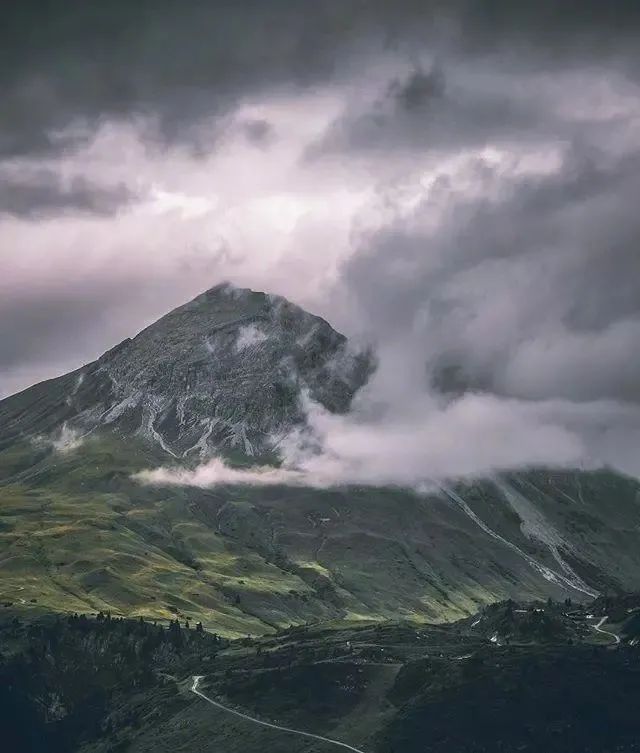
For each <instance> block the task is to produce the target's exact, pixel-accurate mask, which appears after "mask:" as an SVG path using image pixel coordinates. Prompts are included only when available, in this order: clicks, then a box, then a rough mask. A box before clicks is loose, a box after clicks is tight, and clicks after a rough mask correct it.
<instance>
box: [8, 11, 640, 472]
mask: <svg viewBox="0 0 640 753" xmlns="http://www.w3.org/2000/svg"><path fill="white" fill-rule="evenodd" d="M3 14H4V15H3V25H2V28H1V30H0V35H1V37H0V63H1V65H0V88H1V90H2V93H3V102H2V117H1V118H0V396H3V395H5V396H6V395H8V394H11V393H13V392H15V391H17V390H19V389H22V388H24V387H26V386H28V385H30V384H33V383H34V382H37V381H39V380H42V379H45V378H48V377H52V376H55V375H58V374H60V373H63V372H65V371H68V370H70V369H72V368H75V367H77V366H79V365H80V364H82V363H85V362H87V361H89V360H92V359H93V358H95V357H96V356H98V355H99V354H100V353H102V352H103V351H104V350H106V349H107V348H109V347H111V346H112V345H113V344H114V343H116V342H119V341H120V340H122V339H123V338H125V337H127V336H129V335H132V334H134V333H135V332H137V331H138V330H140V329H141V328H142V327H144V326H145V325H147V324H148V323H150V322H151V321H153V320H155V319H156V318H157V317H158V316H160V315H161V314H163V313H165V312H166V311H167V310H168V309H170V308H172V307H174V306H176V305H178V304H180V303H182V302H184V301H185V300H187V299H189V298H190V297H193V296H194V295H196V294H197V293H199V292H201V291H202V290H203V289H205V288H208V287H210V286H212V285H214V284H216V283H218V282H220V281H222V280H232V281H233V282H235V283H236V284H239V285H242V286H251V287H253V288H254V289H261V290H267V291H270V292H275V293H280V294H283V295H285V296H287V297H289V298H290V299H292V300H293V301H295V302H296V303H299V304H301V305H303V306H306V307H307V308H309V309H310V310H312V311H313V312H315V313H319V314H321V315H323V316H325V317H326V318H327V319H329V320H330V321H331V322H332V323H333V324H334V325H335V326H336V327H338V328H339V329H341V330H342V331H344V332H346V333H347V334H349V335H352V336H354V337H362V338H366V339H368V340H373V341H375V342H376V344H377V346H378V348H379V353H380V369H379V372H378V374H377V375H376V378H375V384H374V386H373V388H372V390H371V391H370V392H372V394H370V395H369V404H368V406H365V407H363V406H360V409H361V410H362V411H363V412H364V413H366V412H367V411H369V412H371V411H372V410H373V408H372V405H374V404H375V405H376V406H377V408H376V410H377V413H376V415H377V416H379V415H381V414H384V415H386V416H387V418H388V417H389V416H390V415H392V416H393V420H392V423H393V432H391V434H390V433H389V430H388V429H389V423H386V424H385V433H386V436H387V437H388V436H393V437H395V438H396V439H397V440H398V441H397V442H396V444H395V446H396V447H398V448H402V452H401V454H402V457H403V458H404V459H405V460H406V458H407V455H411V457H410V459H409V460H408V461H406V462H408V463H409V464H410V465H411V469H412V470H411V471H410V473H417V470H415V469H417V468H418V467H419V468H420V469H421V470H420V473H422V469H423V468H424V466H425V462H426V465H427V467H431V466H429V462H431V463H432V465H433V467H434V468H436V467H440V466H441V465H442V464H443V463H444V464H445V465H446V466H447V470H448V469H449V466H450V465H451V464H452V463H453V464H458V465H460V464H462V465H463V466H465V463H467V462H468V463H469V464H470V468H471V470H472V471H473V470H475V469H476V468H477V467H485V466H486V467H490V466H494V465H500V462H498V461H499V459H501V458H504V459H505V464H507V465H512V464H514V463H520V462H527V461H530V462H542V461H544V462H546V461H549V460H550V459H553V458H556V459H557V460H558V461H559V462H589V461H590V460H595V461H596V462H600V461H602V462H607V463H613V464H615V465H617V466H618V467H620V468H623V469H624V470H628V471H630V472H634V473H636V472H640V460H639V458H638V451H637V450H636V448H637V447H639V446H640V417H639V413H640V407H639V402H640V252H639V250H638V247H637V246H638V239H639V238H640V212H639V211H638V196H640V97H639V94H640V89H639V85H640V60H639V57H640V45H639V44H638V42H639V41H640V5H639V4H638V3H637V1H636V0H628V1H627V0H616V2H615V3H603V2H600V0H565V1H564V2H562V3H558V2H552V0H538V2H535V3H533V2H517V0H491V1H489V0H487V2H481V0H449V1H448V2H438V1H435V0H434V2H429V0H420V1H418V0H415V1H413V0H394V1H393V2H392V1H391V0H370V1H367V0H318V2H315V3H303V2H296V1H294V0H290V1H287V0H259V1H258V0H236V1H235V2H231V1H229V2H222V1H221V0H209V2H204V1H203V2H184V1H183V2H177V0H176V1H171V0H154V1H153V2H152V1H151V0H148V1H146V0H141V1H140V2H137V3H129V2H126V3H125V2H124V1H123V0H111V1H110V2H95V3H86V2H80V0H69V1H68V2H65V3H53V2H46V1H45V0H40V1H38V0H23V2H20V3H12V4H11V7H10V9H8V10H5V11H3ZM399 395H402V396H404V399H399V398H398V396H399ZM409 396H410V399H409ZM416 406H420V408H419V409H417V407H416ZM374 412H375V411H374ZM363 420H364V419H363ZM322 421H324V422H325V423H324V424H323V426H324V429H325V431H326V433H327V441H328V443H329V444H330V445H332V443H333V445H336V444H338V445H340V449H339V452H342V453H343V452H345V451H346V452H353V453H355V456H354V457H352V458H349V462H350V463H351V464H352V465H353V466H354V467H355V466H358V467H363V464H364V466H366V460H367V458H368V457H369V455H370V454H371V453H372V452H373V453H374V454H375V450H372V445H374V446H375V436H376V435H375V432H374V433H373V434H372V428H371V426H370V425H368V426H367V425H366V422H365V427H366V431H365V435H366V437H363V436H361V434H362V432H363V431H364V430H363V428H362V424H358V425H357V426H355V427H354V426H350V427H345V426H344V425H341V426H339V427H337V428H336V426H333V425H329V424H330V421H329V423H327V421H326V417H325V418H323V419H322ZM394 432H395V433H394ZM345 437H347V438H348V442H346V448H345V447H343V444H344V438H345ZM372 437H373V439H372ZM462 437H467V438H470V439H469V440H468V441H467V444H469V443H470V444H473V445H474V446H475V447H476V451H475V454H474V457H473V459H471V458H469V457H467V456H465V457H464V458H460V457H458V456H457V455H456V454H455V448H457V447H458V446H459V444H460V442H461V441H462V440H461V438H462ZM402 438H404V440H403V439H402ZM407 438H410V442H409V443H410V444H411V446H412V448H413V449H412V451H411V452H410V453H407V451H406V450H407V447H406V444H407ZM403 441H404V445H403ZM485 445H486V446H485ZM365 446H366V452H365V449H364V447H365ZM487 446H490V447H491V448H494V449H495V452H494V451H493V450H492V451H491V452H489V451H488V450H487V452H488V456H487V457H485V456H484V454H483V453H484V452H485V450H486V449H487ZM514 446H517V448H516V449H514ZM416 447H417V448H422V449H419V450H416V449H415V448H416ZM425 447H427V448H428V450H426V451H425V450H424V448H425ZM353 448H363V449H362V450H360V449H355V450H354V449H353ZM480 448H481V450H482V451H480ZM334 449H335V448H334ZM386 451H387V448H386V446H385V452H386ZM425 452H426V454H427V459H426V460H425ZM429 453H431V454H429ZM363 454H364V455H366V457H362V455H363ZM444 458H446V460H445V459H444ZM496 458H498V461H496ZM390 462H393V463H396V464H397V462H399V461H398V459H397V458H393V459H392V461H390ZM403 462H405V461H403ZM465 467H466V466H465ZM390 472H391V471H389V473H390ZM418 475H419V474H418Z"/></svg>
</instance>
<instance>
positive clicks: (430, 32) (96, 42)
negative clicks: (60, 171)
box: [0, 0, 640, 154]
mask: <svg viewBox="0 0 640 753" xmlns="http://www.w3.org/2000/svg"><path fill="white" fill-rule="evenodd" d="M639 20H640V11H639V10H638V4H637V3H636V2H635V1H633V2H632V1H629V2H627V1H625V0H617V2H616V3H603V2H600V1H599V0H580V1H579V2H578V0H566V1H565V2H563V3H557V2H552V0H542V1H541V2H536V3H530V2H513V0H494V1H493V2H479V0H454V1H453V2H444V0H432V1H431V2H429V1H428V0H426V1H425V0H419V1H418V0H396V2H389V0H369V1H368V2H367V1H366V0H323V1H321V2H316V3H300V2H297V1H296V0H271V1H270V2H263V1H262V0H244V2H224V1H223V0H218V1H217V2H216V1H213V2H198V1H197V0H191V1H190V2H184V1H183V2H178V0H140V1H139V2H136V3H131V2H124V0H113V1H112V2H108V3H107V2H103V3H87V2H83V1H82V0H69V1H68V2H64V3H55V2H51V1H50V0H23V1H22V2H16V3H10V4H9V5H8V7H7V8H4V9H3V17H2V21H3V22H2V26H1V29H0V88H1V89H2V92H3V117H2V122H1V124H0V153H3V154H31V153H35V152H40V153H41V152H46V151H51V150H54V151H56V150H60V149H63V148H65V147H66V148H68V147H69V146H70V145H72V144H73V143H74V142H78V141H83V140H85V139H86V138H87V135H88V133H90V131H91V128H92V127H94V126H95V124H96V123H97V122H98V121H99V120H100V119H101V118H105V117H111V118H117V117H121V118H126V117H129V116H131V115H140V114H143V115H156V116H158V118H159V125H160V131H159V135H160V136H161V137H162V138H168V139H176V138H178V139H184V140H187V141H189V140H190V141H195V142H201V141H202V140H206V139H207V138H208V137H210V136H211V134H207V133H206V132H203V131H202V130H201V129H199V128H197V127H195V124H197V123H198V122H199V121H200V119H201V118H202V117H204V116H207V115H210V114H212V113H221V112H224V111H226V109H227V108H228V107H229V106H230V105H231V104H232V103H233V102H235V101H237V99H238V97H241V96H243V95H247V94H252V93H255V92H257V91H260V90H261V89H263V88H264V87H271V86H282V85H285V86H297V87H300V86H310V85H313V84H315V83H318V82H323V81H324V82H326V81H327V80H330V79H331V78H334V77H340V76H342V75H344V72H345V70H346V69H347V68H348V67H349V66H350V65H351V64H352V63H355V64H361V65H362V66H363V67H366V65H367V61H368V60H369V59H370V58H371V56H372V55H375V54H376V53H377V52H379V51H381V50H384V49H387V50H389V49H392V50H398V51H401V52H402V53H403V54H404V53H406V54H407V55H410V54H412V53H415V52H416V51H420V50H424V49H425V48H429V49H430V50H431V51H432V52H435V53H438V52H439V51H441V50H443V49H448V50H450V49H455V50H457V54H471V55H474V54H478V53H481V54H497V55H498V56H500V55H504V56H508V55H509V51H510V50H511V52H512V53H513V52H514V51H515V53H517V54H515V55H513V56H512V60H511V63H513V62H514V60H519V59H520V58H522V57H523V56H525V57H526V55H530V56H532V57H533V58H534V60H535V65H547V66H548V65H552V64H553V63H552V62H551V61H552V59H553V58H555V57H556V56H560V57H561V58H567V57H569V58H575V57H578V58H579V59H587V60H589V59H594V58H596V57H600V56H603V55H604V56H616V57H622V58H624V57H625V56H628V55H631V57H632V58H633V59H634V60H635V59H636V58H635V48H634V45H633V44H632V42H633V41H634V38H635V32H636V31H637V29H638V23H639ZM409 95H410V96H411V91H409ZM72 122H81V123H83V124H85V125H87V126H88V131H87V130H84V131H83V130H77V131H76V132H75V133H74V134H69V133H67V134H66V135H65V136H64V137H63V136H61V135H60V133H59V131H60V129H63V128H64V127H65V126H67V125H68V124H69V123H72Z"/></svg>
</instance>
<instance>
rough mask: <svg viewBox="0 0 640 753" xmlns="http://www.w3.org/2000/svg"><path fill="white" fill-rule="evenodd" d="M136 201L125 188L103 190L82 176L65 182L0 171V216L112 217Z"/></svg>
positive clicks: (46, 173) (42, 174)
mask: <svg viewBox="0 0 640 753" xmlns="http://www.w3.org/2000/svg"><path fill="white" fill-rule="evenodd" d="M135 200H136V195H135V193H134V192H132V191H131V190H129V189H128V188H127V187H126V186H125V185H118V186H114V187H109V188H106V187H104V186H98V185H95V184H93V183H91V181H89V180H87V179H86V178H83V177H81V176H78V177H75V178H73V179H71V180H68V181H65V180H63V179H62V178H61V177H60V176H59V175H57V174H56V173H55V172H53V171H50V170H37V171H36V172H35V173H24V172H14V173H13V174H9V175H7V174H3V172H2V171H1V170H0V216H2V215H10V216H13V217H21V218H25V219H26V218H32V219H36V218H38V217H45V216H50V215H56V214H60V213H64V212H80V213H87V214H95V215H105V216H108V215H112V214H115V213H116V212H117V211H118V210H120V209H122V208H123V207H125V206H127V205H129V204H131V203H132V202H133V201H135Z"/></svg>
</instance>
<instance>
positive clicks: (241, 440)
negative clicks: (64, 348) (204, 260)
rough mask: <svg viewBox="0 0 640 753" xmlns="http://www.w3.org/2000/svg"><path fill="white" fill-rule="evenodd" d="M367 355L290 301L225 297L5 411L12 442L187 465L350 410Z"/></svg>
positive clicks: (184, 310) (167, 321)
mask: <svg viewBox="0 0 640 753" xmlns="http://www.w3.org/2000/svg"><path fill="white" fill-rule="evenodd" d="M370 370H371V358H370V356H369V355H367V354H356V353H354V352H352V351H351V350H350V349H349V347H348V344H347V341H346V338H345V337H344V336H343V335H341V334H339V333H337V332H336V331H335V330H333V329H332V328H331V326H330V325H329V324H328V323H327V322H326V321H324V320H323V319H321V318H319V317H317V316H313V315H312V314H309V313H308V312H306V311H304V310H303V309H301V308H299V307H298V306H295V305H293V304H291V303H290V302H289V301H287V300H285V299H284V298H280V297H276V296H270V295H266V294H264V293H257V292H254V291H252V290H247V289H239V288H235V287H233V286H231V285H227V284H225V285H219V286H216V287H214V288H212V289H211V290H208V291H207V292H205V293H203V294H202V295H200V296H198V297H197V298H195V299H194V300H193V301H191V302H190V303H187V304H186V305H184V306H181V307H180V308H177V309H175V310H174V311H172V312H171V313H169V314H167V315H166V316H165V317H163V318H162V319H160V320H159V321H157V322H156V323H155V324H153V325H151V326H150V327H148V328H147V329H145V330H144V331H142V332H141V333H140V334H139V335H137V336H136V337H135V338H134V339H132V340H125V341H124V342H123V343H121V344H120V345H118V346H116V347H115V348H113V349H112V350H110V351H108V352H107V353H105V354H104V355H103V356H102V357H101V358H99V359H98V360H97V361H95V362H94V363H91V364H89V365H88V366H86V367H84V368H82V369H80V370H79V371H77V372H75V373H74V374H70V375H67V376H65V377H61V378H60V379H58V380H52V381H51V382H48V383H44V384H43V385H38V386H36V387H34V388H32V389H31V390H27V391H26V392H24V393H21V395H18V396H15V397H14V398H9V399H8V400H5V401H3V403H0V418H4V419H5V421H4V423H5V426H6V427H7V430H9V429H10V427H13V431H12V434H13V435H14V436H15V435H16V434H23V435H24V434H28V433H37V432H40V433H50V432H52V431H55V430H56V429H60V428H61V427H63V426H64V427H65V430H66V431H67V432H69V431H71V432H80V433H86V432H88V431H92V430H95V429H96V428H99V427H108V428H110V429H112V430H114V431H116V432H118V433H122V434H127V435H129V434H139V435H142V436H144V437H146V438H147V439H150V440H152V441H154V442H157V443H158V444H159V445H160V446H162V447H163V448H164V449H165V450H166V451H167V452H169V453H171V454H173V455H176V456H188V455H189V454H190V453H195V454H198V455H207V454H210V453H211V452H213V451H215V450H218V449H221V448H230V449H231V448H236V449H238V450H240V451H241V452H243V453H244V454H247V455H255V454H259V453H261V452H264V451H267V450H268V449H269V448H270V447H271V446H273V444H274V442H275V441H277V439H278V438H279V437H281V436H282V435H284V434H286V433H287V432H289V431H290V430H291V429H292V428H294V427H295V426H298V425H300V424H301V423H303V422H304V411H303V407H302V404H301V396H302V394H303V393H304V392H307V393H308V394H309V396H310V397H311V398H312V399H313V400H315V401H317V402H319V403H320V404H321V405H323V406H324V407H325V408H326V409H328V410H330V411H332V412H344V411H346V410H347V409H348V407H349V405H350V403H351V400H352V398H353V395H354V393H355V392H356V390H357V389H358V388H359V387H360V386H362V384H363V383H364V382H365V381H366V379H367V377H368V375H369V373H370Z"/></svg>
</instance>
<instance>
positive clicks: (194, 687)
mask: <svg viewBox="0 0 640 753" xmlns="http://www.w3.org/2000/svg"><path fill="white" fill-rule="evenodd" d="M203 676H204V675H194V676H193V685H192V686H191V692H192V693H195V694H196V695H197V696H200V698H202V699H203V700H205V701H207V703H210V704H211V705H212V706H215V707H216V708H218V709H221V710H222V711H226V712H227V714H233V716H237V717H240V719H244V720H245V721H247V722H252V723H253V724H258V725H260V726H261V727H268V728H269V729H275V730H278V731H280V732H287V733H288V734H290V735H297V736H298V737H306V738H310V739H312V740H319V741H320V742H323V743H328V744H329V745H335V746H336V747H338V748H345V749H346V750H350V751H352V752H353V753H364V751H363V750H360V748H354V747H353V746H352V745H347V743H341V742H340V741H339V740H332V739H331V738H329V737H322V735H314V734H313V733H312V732H302V731H301V730H297V729H291V728H290V727H281V726H280V725H279V724H271V722H263V721H261V720H260V719H256V718H254V717H253V716H249V715H248V714H243V713H242V712H240V711H235V709H230V708H229V707H228V706H223V705H222V704H221V703H218V701H214V700H212V699H211V698H209V697H208V696H206V695H205V694H204V693H203V692H202V691H201V690H198V686H199V685H200V680H202V678H203Z"/></svg>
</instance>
